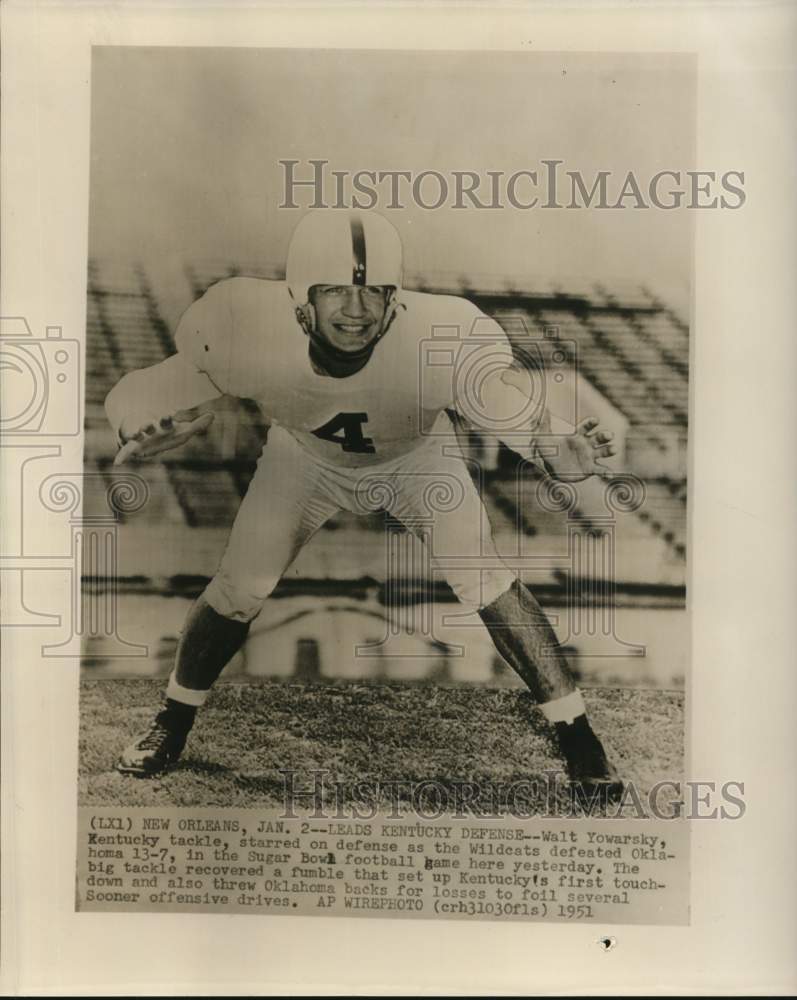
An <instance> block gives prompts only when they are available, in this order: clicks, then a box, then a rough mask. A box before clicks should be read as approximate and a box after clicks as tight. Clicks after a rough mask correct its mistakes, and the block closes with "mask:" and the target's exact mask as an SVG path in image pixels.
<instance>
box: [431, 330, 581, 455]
mask: <svg viewBox="0 0 797 1000" xmlns="http://www.w3.org/2000/svg"><path fill="white" fill-rule="evenodd" d="M496 322H497V323H498V325H499V326H500V328H501V329H500V330H497V329H496V325H495V324H496ZM509 345H511V352H510V349H509ZM577 351H578V345H577V343H576V342H575V341H573V340H563V339H561V338H560V337H559V330H558V329H557V328H556V327H545V328H543V329H540V330H534V331H532V330H530V329H529V326H528V324H527V322H526V318H525V317H523V316H517V315H514V314H512V313H508V314H507V315H498V314H496V315H495V316H494V317H493V318H489V319H488V318H487V317H478V318H477V319H476V320H474V322H473V324H472V325H471V327H470V328H469V329H464V328H462V327H459V326H438V327H434V328H433V329H432V335H431V336H430V337H427V338H426V339H424V340H423V341H421V345H420V358H419V371H420V373H421V378H420V390H421V391H420V405H421V408H422V409H423V408H424V406H425V405H428V404H425V400H426V399H427V398H431V395H432V393H433V392H434V391H435V387H436V385H439V380H440V378H444V379H446V380H449V379H450V380H451V383H450V384H451V386H452V389H453V395H454V398H455V400H456V407H457V410H458V411H459V412H460V414H461V415H462V416H464V417H466V418H467V419H468V420H469V421H470V422H471V423H472V424H473V425H475V426H477V427H480V428H482V429H483V430H486V431H488V432H493V433H495V434H506V433H507V432H510V433H512V432H516V433H518V434H519V435H521V436H522V437H524V439H525V438H526V437H527V434H528V431H529V430H532V431H536V433H538V434H544V433H545V430H544V424H543V422H544V419H545V416H546V409H547V408H550V409H551V410H552V411H553V412H555V413H556V414H557V415H558V416H560V417H562V418H563V419H565V420H567V421H569V422H570V423H571V424H575V423H576V422H577V419H578V418H577V413H578V405H577V392H578V376H577V365H576V359H577ZM508 366H510V367H511V371H510V372H509V373H506V369H507V367H508ZM498 373H504V374H503V375H502V382H504V383H506V385H508V386H513V387H514V388H516V389H518V390H519V391H518V392H512V391H511V390H510V389H505V390H504V391H503V392H502V391H501V388H500V387H497V386H496V383H495V381H494V379H493V376H495V375H496V374H498ZM491 385H492V388H491ZM496 393H498V395H496ZM426 433H427V434H435V433H437V432H436V431H435V430H434V429H432V430H431V431H427V432H426Z"/></svg>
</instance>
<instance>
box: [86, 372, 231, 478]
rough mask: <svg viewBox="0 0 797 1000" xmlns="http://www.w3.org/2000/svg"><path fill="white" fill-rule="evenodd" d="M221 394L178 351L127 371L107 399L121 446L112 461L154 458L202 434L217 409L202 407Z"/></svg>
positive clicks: (205, 376) (108, 414)
mask: <svg viewBox="0 0 797 1000" xmlns="http://www.w3.org/2000/svg"><path fill="white" fill-rule="evenodd" d="M220 395H221V393H220V392H219V390H218V389H217V388H216V387H215V386H214V385H213V383H212V382H211V381H210V379H209V378H208V377H207V375H205V374H204V373H203V372H200V371H198V370H197V369H196V368H195V367H194V366H193V365H192V364H191V363H190V362H188V361H187V360H186V359H185V358H184V357H182V356H181V355H179V354H175V355H173V356H172V357H171V358H167V359H166V360H165V361H162V362H161V363H160V364H158V365H153V366H152V367H151V368H143V369H140V370H139V371H134V372H130V373H128V374H127V375H125V376H124V377H123V378H122V379H121V380H120V381H119V382H118V383H117V384H116V385H115V386H114V388H113V389H112V390H111V391H110V393H109V394H108V396H107V398H106V400H105V411H106V414H107V416H108V420H109V422H110V424H111V426H112V427H113V429H114V431H115V432H116V436H117V440H118V441H119V445H120V450H119V453H118V454H117V456H116V459H115V461H114V464H116V465H121V464H123V463H124V462H127V461H129V460H131V459H138V460H144V459H147V458H151V457H152V456H154V455H158V454H160V453H161V452H163V451H167V450H169V449H171V448H178V447H179V446H180V445H182V444H184V443H185V442H186V441H187V440H188V439H189V438H192V437H194V435H196V434H201V433H203V432H204V431H206V430H207V429H208V427H209V426H210V425H211V423H212V422H213V414H212V413H207V412H205V413H202V412H200V411H199V409H198V408H199V407H200V406H201V405H202V404H203V403H206V402H208V401H210V400H212V399H216V398H218V397H219V396H220Z"/></svg>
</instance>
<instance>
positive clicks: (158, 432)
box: [113, 410, 214, 465]
mask: <svg viewBox="0 0 797 1000" xmlns="http://www.w3.org/2000/svg"><path fill="white" fill-rule="evenodd" d="M213 419H214V415H213V414H212V413H201V414H198V413H197V411H196V410H178V411H177V412H176V413H170V414H169V415H168V416H165V417H160V418H158V419H157V420H149V421H147V422H146V423H145V424H144V425H143V426H141V427H139V428H137V430H136V431H135V432H134V433H133V434H131V435H130V436H129V437H128V436H127V435H125V434H124V433H122V435H121V437H122V440H123V442H124V443H123V444H122V447H121V448H120V449H119V452H118V453H117V455H116V458H115V459H114V460H113V464H114V465H124V464H125V462H129V461H131V460H133V459H135V460H137V461H144V460H146V459H148V458H153V457H154V456H155V455H159V454H160V453H161V452H163V451H170V450H171V449H172V448H179V447H180V445H182V444H185V442H186V441H188V439H189V438H192V437H194V436H195V435H197V434H204V432H205V431H206V430H207V429H208V427H210V425H211V424H212V423H213Z"/></svg>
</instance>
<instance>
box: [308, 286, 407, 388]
mask: <svg viewBox="0 0 797 1000" xmlns="http://www.w3.org/2000/svg"><path fill="white" fill-rule="evenodd" d="M399 308H402V309H403V308H405V306H403V305H400V304H399V303H398V302H397V300H396V292H395V291H394V292H391V293H390V296H389V298H388V301H387V305H386V307H385V315H384V318H383V320H382V329H381V330H380V331H379V333H378V334H377V335H376V336H375V337H374V339H373V340H372V341H370V343H368V344H366V346H365V347H363V348H361V349H360V350H359V351H342V350H341V349H340V348H339V347H335V345H334V344H331V343H330V342H329V341H328V340H327V339H326V337H324V336H322V335H321V334H320V333H319V332H318V326H317V323H316V314H315V308H314V306H313V304H312V302H306V303H305V304H304V305H303V306H297V307H296V319H297V320H298V321H299V325H300V326H301V328H302V330H304V332H305V334H306V335H307V337H308V338H309V340H310V349H309V353H310V361H311V362H312V364H313V367H314V368H317V369H320V370H321V371H323V372H325V373H326V374H327V375H330V376H331V377H332V378H346V377H347V376H349V375H355V374H356V373H357V372H358V371H360V369H361V368H364V367H365V365H366V364H367V362H368V359H369V358H370V357H371V355H372V354H373V353H374V349H375V348H376V345H377V344H378V343H379V341H380V340H381V339H382V337H384V335H385V334H386V333H387V331H388V330H389V329H390V326H391V324H392V323H393V320H394V319H395V318H396V313H397V312H398V310H399Z"/></svg>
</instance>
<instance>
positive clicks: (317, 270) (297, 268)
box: [285, 209, 402, 375]
mask: <svg viewBox="0 0 797 1000" xmlns="http://www.w3.org/2000/svg"><path fill="white" fill-rule="evenodd" d="M401 278H402V248H401V240H400V238H399V234H398V233H397V232H396V229H395V228H394V226H393V225H392V224H391V223H390V222H388V221H387V219H386V218H385V217H384V216H382V215H379V214H378V213H377V212H368V211H354V210H352V211H341V210H335V209H318V210H316V211H313V212H309V213H308V214H307V215H305V216H304V217H303V218H302V219H301V221H300V222H299V224H298V225H297V227H296V229H295V230H294V233H293V236H292V237H291V243H290V247H289V248H288V260H287V264H286V268H285V280H286V283H287V285H288V290H289V292H290V294H291V298H292V299H293V302H294V306H295V308H296V318H297V320H298V322H299V324H300V326H301V327H302V329H303V330H304V332H305V333H306V334H307V335H308V337H309V338H310V341H311V350H312V351H313V353H314V354H315V356H316V357H317V358H319V359H320V360H321V361H322V362H323V363H324V365H325V367H326V368H328V369H329V370H330V372H331V373H333V374H340V375H345V374H350V373H351V372H353V371H357V370H359V369H360V368H362V367H363V365H364V364H365V362H366V361H367V360H368V358H369V357H370V356H371V354H372V353H373V350H374V348H375V347H376V345H377V343H378V342H379V340H380V339H381V338H382V337H383V336H384V335H385V334H386V333H387V330H388V328H389V326H390V324H391V322H392V321H393V318H394V316H395V314H396V308H397V299H396V294H397V292H398V289H399V288H401ZM313 285H381V286H384V287H386V288H388V297H387V302H386V306H385V316H384V321H383V323H382V329H381V330H380V332H379V334H378V335H377V336H376V337H375V338H374V339H373V340H372V341H371V342H370V343H369V344H368V345H367V347H365V348H363V350H362V351H360V352H357V353H356V354H354V353H347V352H343V351H339V350H338V349H337V348H335V347H334V346H333V345H332V344H330V343H329V342H328V341H327V340H326V339H325V338H323V337H322V336H321V335H320V334H319V333H318V330H317V327H316V318H315V310H314V308H313V304H312V302H311V301H310V289H311V288H312V287H313Z"/></svg>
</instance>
